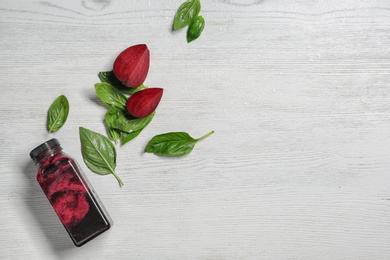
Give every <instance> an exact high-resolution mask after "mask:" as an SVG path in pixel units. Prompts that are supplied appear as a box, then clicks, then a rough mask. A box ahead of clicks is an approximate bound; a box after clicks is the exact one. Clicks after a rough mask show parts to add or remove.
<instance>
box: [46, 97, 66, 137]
mask: <svg viewBox="0 0 390 260" xmlns="http://www.w3.org/2000/svg"><path fill="white" fill-rule="evenodd" d="M68 114H69V102H68V99H67V98H66V97H65V96H64V95H61V96H59V97H58V98H56V100H55V101H54V102H53V103H52V104H51V106H50V108H49V111H48V113H47V130H48V131H49V133H54V132H57V131H58V130H59V129H60V128H61V127H62V126H63V125H64V124H65V122H66V119H67V118H68Z"/></svg>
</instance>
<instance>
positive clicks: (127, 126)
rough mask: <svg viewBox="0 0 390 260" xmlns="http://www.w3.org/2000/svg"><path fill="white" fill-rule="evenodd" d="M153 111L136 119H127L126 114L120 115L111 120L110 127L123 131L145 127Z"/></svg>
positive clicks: (127, 131)
mask: <svg viewBox="0 0 390 260" xmlns="http://www.w3.org/2000/svg"><path fill="white" fill-rule="evenodd" d="M155 113H156V112H153V113H151V114H150V115H148V116H146V117H143V118H136V119H129V118H128V117H127V116H126V115H121V116H119V117H118V119H117V120H115V121H114V122H113V124H112V127H113V128H115V129H118V130H120V131H122V132H125V133H131V132H135V131H138V130H140V129H143V128H145V127H146V126H147V125H148V124H149V123H150V121H152V119H153V117H154V114H155Z"/></svg>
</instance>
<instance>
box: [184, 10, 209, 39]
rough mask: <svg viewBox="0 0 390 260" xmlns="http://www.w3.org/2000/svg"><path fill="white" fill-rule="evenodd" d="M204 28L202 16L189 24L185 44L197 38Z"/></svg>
mask: <svg viewBox="0 0 390 260" xmlns="http://www.w3.org/2000/svg"><path fill="white" fill-rule="evenodd" d="M204 26H205V21H204V19H203V17H202V16H198V17H196V18H195V19H194V20H193V21H192V22H191V24H190V26H189V27H188V30H187V42H192V41H193V40H196V39H198V38H199V36H200V34H201V33H202V31H203V29H204Z"/></svg>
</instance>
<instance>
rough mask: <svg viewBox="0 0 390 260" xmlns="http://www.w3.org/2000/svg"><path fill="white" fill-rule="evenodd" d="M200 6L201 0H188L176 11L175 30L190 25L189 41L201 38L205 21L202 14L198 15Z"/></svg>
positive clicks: (188, 30) (188, 31)
mask: <svg viewBox="0 0 390 260" xmlns="http://www.w3.org/2000/svg"><path fill="white" fill-rule="evenodd" d="M200 8H201V5H200V1H199V0H187V1H186V2H184V3H183V4H182V5H181V6H180V7H179V9H178V10H177V11H176V14H175V18H174V20H173V30H178V29H181V28H184V27H186V26H188V29H187V42H192V41H193V40H195V39H197V38H199V36H200V35H201V33H202V31H203V29H204V26H205V21H204V19H203V17H202V16H198V15H199V12H200Z"/></svg>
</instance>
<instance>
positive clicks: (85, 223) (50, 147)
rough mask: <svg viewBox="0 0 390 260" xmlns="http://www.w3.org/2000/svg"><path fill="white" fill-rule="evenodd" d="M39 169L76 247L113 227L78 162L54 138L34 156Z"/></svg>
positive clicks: (36, 149)
mask: <svg viewBox="0 0 390 260" xmlns="http://www.w3.org/2000/svg"><path fill="white" fill-rule="evenodd" d="M30 156H31V158H32V159H33V161H34V162H35V163H36V164H37V165H38V166H39V170H38V174H37V181H38V183H39V185H40V186H41V188H42V190H43V192H44V193H45V195H46V197H47V198H48V200H49V201H50V204H51V205H52V207H53V209H54V211H55V212H56V213H57V215H58V217H59V219H60V220H61V222H62V224H63V225H64V227H65V229H66V231H67V232H68V234H69V236H70V237H71V238H72V241H73V243H74V244H75V245H76V246H81V245H83V244H85V243H86V242H88V241H89V240H91V239H92V238H94V237H96V236H98V235H99V234H101V233H103V232H104V231H106V230H108V229H109V228H110V226H111V224H110V219H109V216H108V214H107V212H106V211H105V209H104V207H103V206H102V204H101V203H100V201H99V199H98V197H97V195H96V194H94V192H93V189H92V187H91V185H90V184H89V183H88V181H87V179H86V177H85V176H84V175H83V173H82V171H81V170H80V169H79V168H78V166H77V163H76V162H75V161H74V160H73V159H72V158H71V157H69V156H68V155H66V154H65V153H63V152H62V148H61V146H60V143H59V142H58V140H57V139H51V140H49V141H47V142H45V143H43V144H42V145H40V146H38V147H37V148H35V149H34V150H33V151H32V152H31V153H30Z"/></svg>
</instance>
